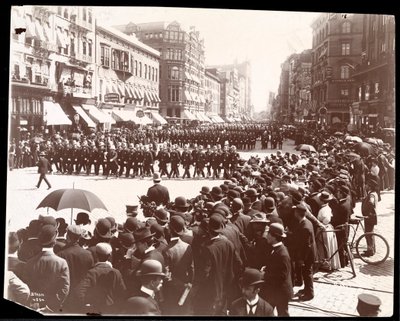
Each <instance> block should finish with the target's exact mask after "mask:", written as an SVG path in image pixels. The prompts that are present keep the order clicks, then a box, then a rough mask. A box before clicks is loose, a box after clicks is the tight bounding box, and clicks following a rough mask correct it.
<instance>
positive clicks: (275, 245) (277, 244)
mask: <svg viewBox="0 0 400 321" xmlns="http://www.w3.org/2000/svg"><path fill="white" fill-rule="evenodd" d="M281 245H282V242H278V243H276V244H273V245H272V247H278V246H281Z"/></svg>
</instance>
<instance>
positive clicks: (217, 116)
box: [215, 115, 225, 123]
mask: <svg viewBox="0 0 400 321" xmlns="http://www.w3.org/2000/svg"><path fill="white" fill-rule="evenodd" d="M215 119H216V120H217V121H218V122H219V123H225V121H224V120H223V119H222V117H221V116H219V115H215Z"/></svg>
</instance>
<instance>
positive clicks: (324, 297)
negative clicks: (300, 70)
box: [7, 140, 394, 317]
mask: <svg viewBox="0 0 400 321" xmlns="http://www.w3.org/2000/svg"><path fill="white" fill-rule="evenodd" d="M286 151H288V152H295V151H294V144H293V141H290V140H288V141H286V142H285V143H284V146H283V148H282V152H284V153H285V152H286ZM271 152H276V150H270V149H268V150H263V151H261V150H257V151H251V152H241V156H242V157H244V158H248V157H250V155H258V156H260V157H264V156H265V155H266V154H268V153H271ZM38 177H39V175H38V174H37V169H36V168H26V169H19V170H13V171H11V172H9V173H8V177H7V222H8V224H7V231H15V230H17V229H18V228H21V227H25V226H27V225H28V223H29V221H30V220H32V219H34V218H37V217H38V215H39V214H46V213H47V211H46V209H38V210H36V207H37V205H38V204H39V203H40V201H41V200H42V199H43V198H44V197H45V196H46V195H48V194H49V192H51V191H52V190H56V189H59V188H72V187H73V186H74V187H75V188H80V189H87V190H90V191H92V192H93V193H95V194H96V195H97V196H99V197H100V198H101V199H102V200H103V202H104V203H105V205H106V206H107V208H108V210H109V213H111V214H112V215H113V216H114V217H115V218H116V221H117V222H124V221H125V218H126V214H125V205H126V204H132V203H136V204H137V203H138V199H137V196H139V195H142V194H145V193H146V192H147V189H148V188H149V187H150V186H152V180H151V179H150V178H146V179H143V180H139V179H126V178H120V179H115V178H112V179H108V180H106V179H105V178H104V177H96V176H86V175H85V176H84V175H80V176H75V175H72V176H69V175H56V174H55V175H48V178H49V180H50V182H51V184H52V186H53V188H52V189H51V190H50V191H48V190H47V189H46V188H47V186H46V185H45V184H44V183H43V185H42V186H41V188H40V189H37V188H36V187H35V185H36V183H37V180H38ZM221 183H222V180H203V179H200V180H193V179H192V180H180V179H171V180H163V182H162V184H163V185H165V186H167V187H168V189H169V191H170V195H171V199H172V200H173V199H174V198H175V197H177V196H180V195H185V196H187V197H194V196H196V195H198V192H199V191H200V189H201V187H202V186H203V185H207V186H209V187H212V186H215V185H220V184H221ZM360 206H361V204H360V203H357V206H356V209H355V212H356V213H360ZM378 206H379V207H378V225H377V227H376V229H375V230H376V232H378V233H380V234H382V235H384V237H385V238H386V239H387V241H388V242H389V245H390V249H391V252H390V256H389V258H388V260H387V261H386V262H384V263H383V264H381V265H378V266H373V265H367V264H365V263H364V262H362V261H361V260H360V259H358V258H356V259H355V266H356V272H357V276H356V277H354V278H353V275H352V273H351V269H350V267H347V268H344V269H341V270H340V271H337V272H333V273H327V272H318V273H316V274H315V275H314V278H315V281H314V288H315V297H314V299H313V300H311V301H307V302H298V301H296V300H293V301H292V302H290V306H289V312H290V315H291V316H311V317H312V316H326V317H328V316H353V315H357V312H356V309H355V308H356V305H357V296H358V294H360V293H363V292H366V293H373V294H375V295H378V296H379V297H380V298H381V300H382V302H383V303H382V306H381V314H380V315H381V316H391V315H392V313H393V277H394V192H393V191H390V192H387V191H386V192H383V193H382V201H381V202H380V203H379V205H378ZM48 213H49V214H52V215H55V216H56V217H59V216H62V217H64V218H65V219H66V221H67V223H70V218H71V212H70V210H64V211H60V212H57V213H55V212H54V211H53V210H50V211H49V212H48ZM105 213H106V212H105V211H103V210H94V211H93V212H92V214H91V217H92V224H93V223H94V222H95V221H96V219H98V218H100V217H104V216H105ZM76 214H77V210H74V217H75V216H76ZM298 289H299V288H295V292H296V291H297V290H298Z"/></svg>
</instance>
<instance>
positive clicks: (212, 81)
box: [204, 69, 221, 123]
mask: <svg viewBox="0 0 400 321" xmlns="http://www.w3.org/2000/svg"><path fill="white" fill-rule="evenodd" d="M204 93H205V95H204V97H205V101H206V103H205V113H206V115H207V116H209V118H210V119H211V120H213V121H214V122H215V123H219V122H221V118H220V117H219V115H220V114H221V105H220V103H221V98H220V97H221V81H220V79H219V77H218V73H217V71H216V69H206V71H205V73H204Z"/></svg>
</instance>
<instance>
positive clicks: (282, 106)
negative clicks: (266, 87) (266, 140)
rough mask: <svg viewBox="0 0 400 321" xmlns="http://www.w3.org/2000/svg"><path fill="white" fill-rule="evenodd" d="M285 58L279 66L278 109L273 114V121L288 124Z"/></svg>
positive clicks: (287, 77) (288, 110)
mask: <svg viewBox="0 0 400 321" xmlns="http://www.w3.org/2000/svg"><path fill="white" fill-rule="evenodd" d="M290 58H291V57H289V58H287V59H286V60H285V61H284V62H283V63H282V65H281V76H280V81H279V88H278V96H277V100H278V106H279V107H278V109H277V110H276V112H275V115H274V119H275V120H280V121H282V122H289V121H290V120H291V119H290V109H289V68H290V65H289V61H290Z"/></svg>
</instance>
